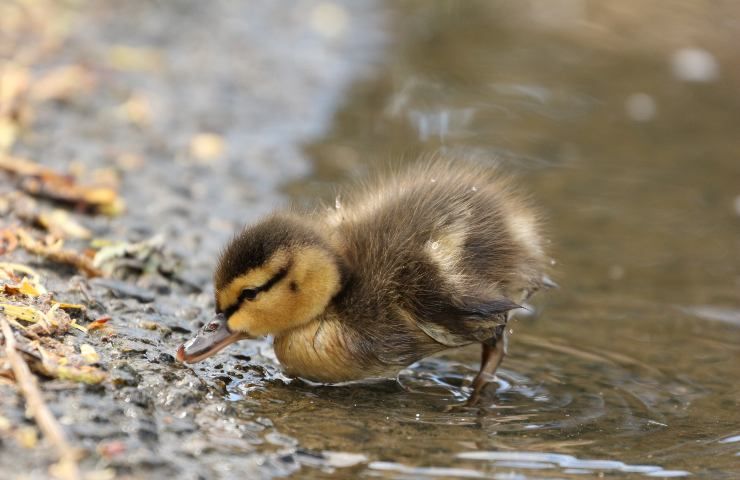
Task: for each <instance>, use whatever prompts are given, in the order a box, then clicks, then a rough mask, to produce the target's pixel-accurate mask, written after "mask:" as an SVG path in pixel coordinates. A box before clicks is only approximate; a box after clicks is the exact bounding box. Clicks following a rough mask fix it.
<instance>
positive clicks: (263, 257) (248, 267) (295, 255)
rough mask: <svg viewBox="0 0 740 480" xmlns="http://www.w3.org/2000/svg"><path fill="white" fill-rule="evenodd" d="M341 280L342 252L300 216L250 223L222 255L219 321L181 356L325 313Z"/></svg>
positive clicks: (191, 358) (189, 358)
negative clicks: (338, 251) (336, 249)
mask: <svg viewBox="0 0 740 480" xmlns="http://www.w3.org/2000/svg"><path fill="white" fill-rule="evenodd" d="M341 279H342V274H341V267H340V260H339V257H338V255H337V254H336V253H335V252H334V250H333V249H332V248H331V246H330V245H329V242H328V241H327V240H326V239H325V238H324V237H323V236H322V235H321V233H320V232H319V230H317V229H316V228H315V227H314V226H312V225H309V224H307V223H306V222H304V221H302V220H301V219H300V218H297V217H290V216H272V217H269V218H267V219H265V220H263V221H261V222H260V223H257V224H255V225H252V226H250V227H247V228H245V229H244V230H243V231H241V232H240V233H239V234H237V235H236V236H235V237H234V238H233V239H232V240H231V242H230V243H229V244H228V245H227V246H226V248H225V249H224V251H223V253H222V254H221V258H220V259H219V262H218V266H217V268H216V273H215V275H214V284H215V289H216V317H215V319H214V320H213V321H212V322H210V323H209V324H207V325H206V326H205V327H204V329H203V330H202V331H201V332H200V333H199V334H198V336H197V337H195V338H194V339H193V340H191V341H190V342H188V343H186V344H185V345H183V346H182V347H181V348H180V350H179V351H178V357H179V358H180V360H183V361H186V362H188V363H194V362H198V361H200V360H203V359H204V358H207V357H209V356H211V355H213V354H214V353H216V352H217V351H219V350H221V349H222V348H224V347H225V346H227V345H229V344H231V343H233V342H235V341H238V340H241V339H243V338H255V337H260V336H263V335H270V334H271V335H280V334H281V333H284V332H286V331H288V330H291V329H293V328H296V327H299V326H301V325H303V324H305V323H307V322H309V321H311V320H312V319H314V318H315V317H316V316H317V315H319V314H320V313H321V312H322V311H324V309H325V308H326V306H327V305H328V303H329V301H330V300H331V299H332V297H333V296H334V295H336V294H337V292H339V290H340V288H341Z"/></svg>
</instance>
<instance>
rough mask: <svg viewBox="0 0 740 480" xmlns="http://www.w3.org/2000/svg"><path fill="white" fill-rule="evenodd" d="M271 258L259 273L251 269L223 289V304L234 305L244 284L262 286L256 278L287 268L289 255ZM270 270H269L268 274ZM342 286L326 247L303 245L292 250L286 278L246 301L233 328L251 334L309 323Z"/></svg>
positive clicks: (234, 317) (231, 321)
mask: <svg viewBox="0 0 740 480" xmlns="http://www.w3.org/2000/svg"><path fill="white" fill-rule="evenodd" d="M282 259H283V260H284V261H283V262H280V261H279V259H278V260H277V261H274V262H273V259H271V260H270V262H269V264H268V265H266V266H265V267H260V269H259V272H249V273H248V274H246V275H244V276H243V277H239V278H237V279H235V280H234V281H233V282H232V283H231V284H229V286H228V287H227V289H224V290H223V291H222V292H219V303H220V305H222V308H224V306H228V305H233V304H234V303H235V302H236V301H237V299H238V297H239V293H240V292H241V290H242V288H244V287H252V286H255V285H259V283H253V282H256V280H255V279H264V280H263V281H262V284H264V282H266V281H267V280H269V279H270V278H272V277H273V276H274V275H275V273H277V272H278V271H279V270H280V269H281V268H285V264H286V263H285V262H287V256H284V257H282ZM265 272H269V273H265ZM340 288H341V279H340V273H339V268H338V267H337V263H336V260H335V259H334V258H333V257H332V256H331V254H330V253H328V252H327V251H326V250H324V249H321V248H317V247H301V248H298V249H296V250H295V251H293V252H292V261H291V263H290V269H289V270H288V272H287V274H286V276H285V278H283V279H281V280H280V281H279V282H277V283H276V284H275V285H274V286H273V287H272V288H270V289H269V290H267V291H264V292H260V293H259V294H258V295H257V298H256V299H255V300H253V301H249V302H244V303H243V304H242V306H241V308H240V309H239V310H237V311H236V312H234V313H233V314H232V315H231V317H230V318H229V328H230V329H231V330H233V331H240V332H244V333H247V334H249V335H251V336H262V335H267V334H277V333H279V332H284V331H286V330H290V329H292V328H296V327H298V326H300V325H303V324H305V323H306V322H309V321H310V320H312V319H313V318H315V317H316V316H317V315H319V314H321V313H322V312H323V311H324V310H325V309H326V306H327V305H328V303H329V301H331V299H332V297H333V296H334V295H335V294H336V293H337V292H338V291H339V289H340Z"/></svg>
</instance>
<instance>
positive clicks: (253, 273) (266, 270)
mask: <svg viewBox="0 0 740 480" xmlns="http://www.w3.org/2000/svg"><path fill="white" fill-rule="evenodd" d="M288 258H289V257H288V254H287V252H286V251H285V250H278V251H277V252H275V254H273V256H272V257H270V259H269V260H268V261H267V263H265V264H264V265H260V266H259V267H256V268H253V269H252V270H250V271H248V272H247V273H245V274H244V275H240V276H238V277H236V278H235V279H234V280H232V281H231V282H230V283H229V284H228V285H227V286H226V287H224V288H222V289H221V290H219V291H218V293H217V294H216V299H217V300H218V305H219V307H220V309H221V311H224V310H226V309H227V308H229V307H230V306H232V305H234V304H236V302H237V299H238V298H239V295H240V294H241V291H242V290H244V289H245V288H248V287H258V286H260V285H264V284H265V283H266V282H267V281H268V280H270V279H271V278H272V277H274V276H275V275H276V274H277V273H278V272H279V271H280V269H281V268H284V267H285V266H286V265H287V263H288Z"/></svg>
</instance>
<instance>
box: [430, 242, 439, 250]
mask: <svg viewBox="0 0 740 480" xmlns="http://www.w3.org/2000/svg"><path fill="white" fill-rule="evenodd" d="M430 246H431V247H432V250H436V249H438V248H439V242H432V243H431V245H430Z"/></svg>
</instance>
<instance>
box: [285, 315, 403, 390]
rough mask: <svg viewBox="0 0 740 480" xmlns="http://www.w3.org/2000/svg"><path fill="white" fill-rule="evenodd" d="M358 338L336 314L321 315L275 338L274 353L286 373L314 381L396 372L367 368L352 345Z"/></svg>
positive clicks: (385, 374) (376, 367) (342, 380)
mask: <svg viewBox="0 0 740 480" xmlns="http://www.w3.org/2000/svg"><path fill="white" fill-rule="evenodd" d="M360 340H361V339H356V338H355V336H354V335H352V332H350V331H348V330H347V329H346V327H344V326H342V324H341V322H340V321H339V320H338V319H337V318H336V317H334V316H332V315H330V314H325V315H322V316H320V317H318V318H317V319H315V320H313V321H311V322H309V323H307V324H305V325H302V326H300V327H297V328H294V329H292V330H289V331H288V332H285V333H282V334H280V335H279V336H277V337H275V341H274V347H275V355H277V358H278V360H279V361H280V363H281V365H282V366H283V368H284V369H285V372H286V373H287V374H288V375H290V376H295V377H301V378H305V379H307V380H312V381H316V382H326V383H335V382H346V381H350V380H359V379H362V378H380V377H390V376H393V375H395V374H396V373H397V371H398V370H399V368H397V367H396V368H392V367H389V366H387V365H381V364H378V365H375V366H370V367H368V364H367V362H366V359H364V358H360V356H359V353H358V349H357V348H356V347H357V345H355V343H356V342H357V341H360Z"/></svg>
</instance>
